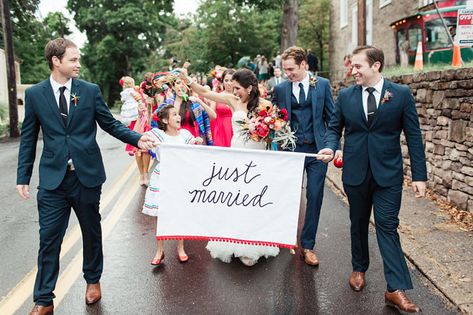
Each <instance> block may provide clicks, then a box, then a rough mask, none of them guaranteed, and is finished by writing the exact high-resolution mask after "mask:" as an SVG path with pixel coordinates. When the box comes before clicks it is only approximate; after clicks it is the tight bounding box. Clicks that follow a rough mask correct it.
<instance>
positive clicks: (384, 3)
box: [379, 0, 392, 8]
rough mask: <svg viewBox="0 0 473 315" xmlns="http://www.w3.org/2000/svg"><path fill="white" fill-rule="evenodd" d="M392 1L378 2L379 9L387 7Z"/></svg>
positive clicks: (383, 0)
mask: <svg viewBox="0 0 473 315" xmlns="http://www.w3.org/2000/svg"><path fill="white" fill-rule="evenodd" d="M391 1H392V0H379V7H380V8H382V7H385V6H387V5H388V4H390V3H391Z"/></svg>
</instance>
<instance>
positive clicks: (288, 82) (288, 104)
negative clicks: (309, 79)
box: [286, 80, 292, 119]
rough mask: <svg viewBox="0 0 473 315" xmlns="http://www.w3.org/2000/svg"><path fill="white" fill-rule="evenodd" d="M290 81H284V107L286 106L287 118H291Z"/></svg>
mask: <svg viewBox="0 0 473 315" xmlns="http://www.w3.org/2000/svg"><path fill="white" fill-rule="evenodd" d="M291 98H292V82H291V81H289V80H288V81H287V82H286V105H287V106H286V108H287V114H288V117H289V119H291V108H292V101H291Z"/></svg>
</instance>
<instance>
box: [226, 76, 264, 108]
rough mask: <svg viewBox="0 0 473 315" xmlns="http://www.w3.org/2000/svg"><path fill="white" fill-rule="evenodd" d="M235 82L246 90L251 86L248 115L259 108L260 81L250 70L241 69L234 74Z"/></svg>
mask: <svg viewBox="0 0 473 315" xmlns="http://www.w3.org/2000/svg"><path fill="white" fill-rule="evenodd" d="M232 79H233V80H235V81H237V82H238V83H239V84H240V85H241V86H242V87H244V88H245V89H246V88H248V87H249V86H251V91H250V94H249V95H248V105H247V109H248V114H249V113H250V112H252V111H254V110H255V109H256V108H257V107H258V103H259V88H258V79H257V78H256V76H255V74H254V72H253V71H251V70H248V69H240V70H238V71H236V72H235V73H234V74H233V77H232Z"/></svg>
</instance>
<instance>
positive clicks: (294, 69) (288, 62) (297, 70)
mask: <svg viewBox="0 0 473 315" xmlns="http://www.w3.org/2000/svg"><path fill="white" fill-rule="evenodd" d="M306 65H307V63H306V62H305V60H302V61H301V63H300V64H299V65H298V64H297V63H296V61H295V60H294V58H287V59H285V60H283V61H282V67H283V69H284V72H285V73H286V76H287V79H288V80H289V81H291V82H298V81H302V80H303V79H304V78H305V76H306V75H307V74H306V71H305V69H306Z"/></svg>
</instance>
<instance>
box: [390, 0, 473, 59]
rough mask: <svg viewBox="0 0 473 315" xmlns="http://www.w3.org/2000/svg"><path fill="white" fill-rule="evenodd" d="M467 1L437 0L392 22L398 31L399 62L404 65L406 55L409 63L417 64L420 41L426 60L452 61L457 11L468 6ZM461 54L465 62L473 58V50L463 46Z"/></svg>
mask: <svg viewBox="0 0 473 315" xmlns="http://www.w3.org/2000/svg"><path fill="white" fill-rule="evenodd" d="M466 2H467V0H443V1H442V0H440V1H439V0H436V3H431V4H428V5H426V6H423V7H421V8H419V9H418V12H417V13H416V14H414V15H411V16H408V17H405V18H402V19H399V20H397V21H395V22H393V23H391V24H390V26H391V28H392V29H393V30H394V32H395V40H396V63H398V64H400V63H401V64H402V62H401V60H402V58H407V60H408V63H409V64H414V62H415V56H416V50H417V44H418V42H419V41H421V42H422V52H423V60H424V62H425V63H427V64H437V63H447V64H448V63H451V62H452V56H453V41H452V40H453V39H454V37H455V33H456V26H457V14H458V10H459V9H465V8H466ZM436 5H437V7H436ZM439 13H440V15H439ZM406 55H407V56H406ZM461 56H462V59H463V61H464V62H467V61H471V60H473V49H472V48H471V47H469V46H462V47H461Z"/></svg>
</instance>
